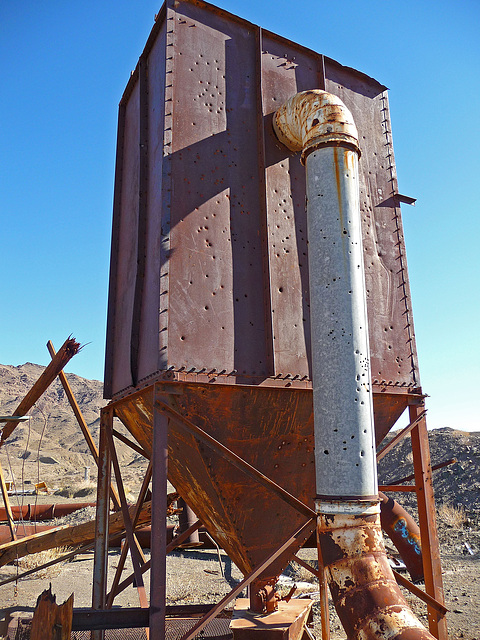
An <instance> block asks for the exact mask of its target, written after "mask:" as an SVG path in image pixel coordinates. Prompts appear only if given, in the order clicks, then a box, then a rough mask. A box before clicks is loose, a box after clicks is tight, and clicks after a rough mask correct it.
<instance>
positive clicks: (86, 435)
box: [47, 340, 120, 511]
mask: <svg viewBox="0 0 480 640" xmlns="http://www.w3.org/2000/svg"><path fill="white" fill-rule="evenodd" d="M47 349H48V353H49V354H50V356H51V357H52V361H53V359H54V358H55V357H56V355H57V352H56V351H55V347H54V346H53V343H52V341H51V340H49V341H48V342H47ZM58 377H59V378H60V382H61V383H62V387H63V388H64V390H65V395H66V396H67V398H68V401H69V403H70V406H71V407H72V410H73V413H74V414H75V417H76V419H77V422H78V426H79V427H80V429H81V431H82V433H83V437H84V438H85V441H86V443H87V446H88V448H89V449H90V453H91V454H92V456H93V459H94V460H95V464H96V465H97V468H98V449H97V445H96V444H95V442H94V440H93V438H92V434H91V433H90V429H89V428H88V425H87V423H86V421H85V418H84V417H83V414H82V411H81V409H80V407H79V405H78V402H77V400H76V398H75V396H74V395H73V391H72V388H71V386H70V384H69V382H68V380H67V376H66V375H65V374H64V373H63V371H59V373H58ZM110 497H111V499H112V502H113V504H114V506H115V509H116V510H117V511H118V510H119V509H120V499H119V497H118V493H117V492H116V490H115V487H114V486H113V485H110Z"/></svg>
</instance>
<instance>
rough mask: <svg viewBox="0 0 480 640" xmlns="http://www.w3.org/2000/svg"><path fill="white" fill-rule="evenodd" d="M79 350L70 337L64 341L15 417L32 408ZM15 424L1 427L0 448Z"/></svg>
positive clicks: (14, 422) (78, 346)
mask: <svg viewBox="0 0 480 640" xmlns="http://www.w3.org/2000/svg"><path fill="white" fill-rule="evenodd" d="M79 349H80V343H78V342H77V341H76V340H75V338H71V337H70V338H67V339H66V340H65V342H64V343H63V345H62V346H61V347H60V349H59V350H58V352H57V354H56V355H55V356H54V357H53V358H52V361H51V362H50V363H49V364H48V365H47V366H46V367H45V370H44V372H43V373H42V375H41V376H40V377H39V378H38V380H37V381H36V382H35V384H34V385H33V387H32V388H31V389H30V391H29V392H28V393H27V395H26V396H25V397H24V399H23V400H22V401H21V402H20V404H19V405H18V407H17V408H16V410H15V412H14V415H15V416H24V415H25V414H26V413H27V411H28V410H29V409H31V408H32V407H33V405H34V404H35V402H37V400H38V399H39V398H40V396H41V395H42V394H43V393H44V392H45V391H46V389H48V387H49V386H50V385H51V384H52V382H53V381H54V380H55V378H56V377H57V376H58V374H59V373H60V371H61V370H62V369H63V368H64V367H65V366H66V365H67V364H68V362H69V361H70V360H71V359H72V358H73V356H74V355H75V354H76V353H78V351H79ZM17 424H18V422H16V421H10V422H7V423H6V424H5V426H4V427H3V432H2V437H1V439H0V447H1V446H2V445H3V444H4V442H5V440H7V438H9V437H10V436H11V435H12V433H13V431H14V430H15V427H16V426H17Z"/></svg>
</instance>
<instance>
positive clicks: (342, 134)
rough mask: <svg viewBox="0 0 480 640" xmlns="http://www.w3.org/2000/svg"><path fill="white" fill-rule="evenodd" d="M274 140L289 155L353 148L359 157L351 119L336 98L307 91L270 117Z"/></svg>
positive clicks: (289, 101) (314, 90) (348, 112)
mask: <svg viewBox="0 0 480 640" xmlns="http://www.w3.org/2000/svg"><path fill="white" fill-rule="evenodd" d="M273 128H274V130H275V133H276V135H277V138H278V139H279V140H280V142H282V143H283V144H284V145H285V146H286V147H287V148H288V149H290V151H301V152H302V156H301V160H302V163H304V162H305V158H306V156H307V155H308V154H309V153H311V152H312V151H315V149H318V148H319V147H321V146H342V147H348V148H353V149H354V150H355V151H356V152H357V153H358V155H359V156H360V149H359V147H358V132H357V127H356V126H355V122H354V121H353V116H352V114H351V113H350V111H349V110H348V109H347V107H346V106H345V105H344V104H343V102H342V101H341V100H340V98H337V96H334V95H332V94H331V93H328V92H327V91H322V90H321V89H311V90H309V91H301V92H300V93H297V94H295V95H294V96H292V97H291V98H289V99H288V100H287V101H286V102H285V103H284V104H283V105H282V106H281V107H280V108H279V109H277V111H276V112H275V114H274V117H273Z"/></svg>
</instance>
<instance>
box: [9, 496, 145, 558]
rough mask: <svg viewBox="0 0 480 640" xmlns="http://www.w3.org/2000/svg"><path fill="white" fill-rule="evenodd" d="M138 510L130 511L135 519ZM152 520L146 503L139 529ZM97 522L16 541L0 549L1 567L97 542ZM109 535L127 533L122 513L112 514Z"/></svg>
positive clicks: (63, 526) (133, 508)
mask: <svg viewBox="0 0 480 640" xmlns="http://www.w3.org/2000/svg"><path fill="white" fill-rule="evenodd" d="M135 508H136V506H135V505H134V506H132V507H130V508H129V509H128V511H129V513H130V518H133V516H134V513H135ZM151 519H152V507H151V502H146V503H145V504H144V505H143V507H142V509H141V511H140V513H139V514H138V517H137V522H136V528H139V527H143V526H144V525H146V524H148V523H150V521H151ZM95 525H96V523H95V520H91V521H89V522H84V523H82V524H77V525H74V526H72V525H62V526H59V527H55V528H54V529H50V531H43V532H40V533H35V534H33V535H31V536H27V537H25V538H22V539H21V540H14V541H12V542H7V543H5V544H2V545H0V567H3V566H4V565H6V564H8V563H9V562H12V561H13V560H15V559H16V558H23V557H24V556H26V555H28V554H30V553H38V552H39V551H46V550H47V549H54V548H55V547H76V546H79V545H85V544H88V543H89V542H93V540H94V539H95ZM108 529H109V534H110V535H112V534H118V535H119V534H121V533H123V532H124V531H125V526H124V522H123V515H122V512H121V511H118V512H116V513H114V514H112V515H111V516H110V517H109V519H108Z"/></svg>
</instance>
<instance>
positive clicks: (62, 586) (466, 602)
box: [0, 527, 480, 640]
mask: <svg viewBox="0 0 480 640" xmlns="http://www.w3.org/2000/svg"><path fill="white" fill-rule="evenodd" d="M474 534H475V535H474ZM478 535H479V534H478V532H472V531H470V530H469V528H468V527H467V528H466V529H465V530H463V529H462V528H460V529H456V530H453V529H452V530H451V531H450V533H449V532H448V531H447V530H446V529H444V528H443V527H442V528H441V538H442V537H443V538H445V539H448V543H444V545H443V549H444V551H443V553H442V563H443V577H444V585H445V595H446V604H447V607H448V608H449V613H448V616H447V620H448V625H449V633H450V638H451V639H452V640H454V639H456V638H463V639H465V640H480V619H479V616H478V602H480V554H479V553H475V555H473V556H471V555H470V554H469V553H468V552H467V551H466V548H465V547H464V546H462V542H463V540H464V538H468V539H469V540H472V538H474V539H475V540H477V537H478ZM463 551H465V553H463ZM119 556H120V552H119V550H118V549H115V550H111V551H110V553H109V567H110V573H109V576H110V579H112V578H113V571H112V569H114V568H115V567H116V565H117V564H118V560H119ZM300 556H301V557H302V558H303V559H304V560H307V561H309V562H311V563H312V564H315V562H316V552H315V550H313V549H304V550H301V552H300ZM146 557H147V559H148V558H149V552H148V551H147V552H146ZM19 570H20V569H19ZM126 571H128V572H130V571H131V563H130V561H128V562H127V567H126ZM92 572H93V554H92V553H91V552H89V553H84V554H82V555H80V556H77V557H76V558H75V559H74V560H73V561H70V562H67V563H64V564H61V565H57V566H55V567H52V568H50V569H47V570H45V571H44V572H43V573H42V574H40V575H39V574H34V577H33V578H26V579H21V580H19V581H18V582H12V583H10V584H8V585H4V586H2V587H0V607H1V614H0V620H3V630H4V631H5V625H6V623H7V622H8V620H9V618H10V617H11V616H19V617H21V616H22V615H25V612H32V611H33V609H34V606H35V603H36V599H37V597H38V595H39V594H40V593H41V592H42V591H43V590H44V589H46V588H48V586H49V584H50V583H51V584H52V591H53V593H54V594H55V595H56V597H57V602H59V603H61V602H63V601H64V600H66V599H67V598H68V597H69V595H70V594H71V593H72V592H73V593H74V594H75V596H74V597H75V603H74V604H75V607H88V606H90V605H91V591H92V575H93V573H92ZM16 574H17V567H15V566H7V567H2V568H1V569H0V581H4V580H5V579H7V578H10V577H14V576H15V575H16ZM285 574H286V576H285V578H284V580H286V583H285V584H284V585H283V586H282V587H281V588H282V589H283V590H284V591H285V592H286V591H288V590H289V589H290V585H291V584H292V582H288V579H292V578H293V579H294V580H295V581H296V582H297V583H299V584H300V585H301V591H304V592H309V591H311V592H316V591H317V585H316V583H315V581H314V580H312V578H311V576H310V574H309V573H308V572H307V571H305V570H304V569H302V568H301V567H298V565H295V566H290V567H288V568H287V570H286V572H285ZM125 575H126V574H125ZM241 579H242V576H241V574H240V572H239V571H238V569H237V568H236V566H235V565H234V564H233V563H232V562H231V560H230V559H229V558H228V556H227V555H226V554H224V553H223V552H222V553H221V554H220V559H219V556H218V554H217V552H216V551H215V550H181V551H177V552H174V553H172V554H170V555H169V556H168V559H167V602H168V604H196V603H212V604H213V603H216V602H218V601H219V600H220V599H221V598H222V597H223V596H224V595H226V594H227V593H228V592H229V591H230V590H231V588H232V587H233V586H235V585H236V584H237V583H238V582H239V581H240V580H241ZM145 586H146V589H147V592H148V589H149V580H148V572H147V574H146V576H145ZM404 594H405V596H406V597H407V599H408V601H409V602H410V605H411V606H412V608H413V609H414V611H415V613H416V615H417V616H418V617H419V619H420V620H421V621H422V622H423V623H424V624H425V625H426V624H427V619H426V608H425V606H424V605H423V604H422V603H421V602H420V601H419V600H417V599H416V598H414V597H412V596H410V594H409V593H408V592H405V591H404ZM243 595H244V596H245V595H246V594H243ZM313 599H314V600H315V602H316V604H315V605H314V633H315V636H316V637H317V638H320V636H321V634H320V614H319V607H318V594H317V595H315V593H313ZM115 604H116V605H118V606H122V607H129V606H131V607H135V606H139V601H138V595H137V592H136V590H135V588H133V587H129V588H128V589H126V590H125V591H124V592H123V593H122V594H121V595H120V596H119V597H118V598H117V599H116V600H115ZM330 627H331V634H332V639H333V640H340V639H344V638H345V634H344V632H343V629H342V627H341V625H340V622H339V620H338V618H337V616H336V614H335V611H334V609H333V606H332V604H331V603H330ZM1 629H2V624H1V622H0V630H1Z"/></svg>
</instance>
